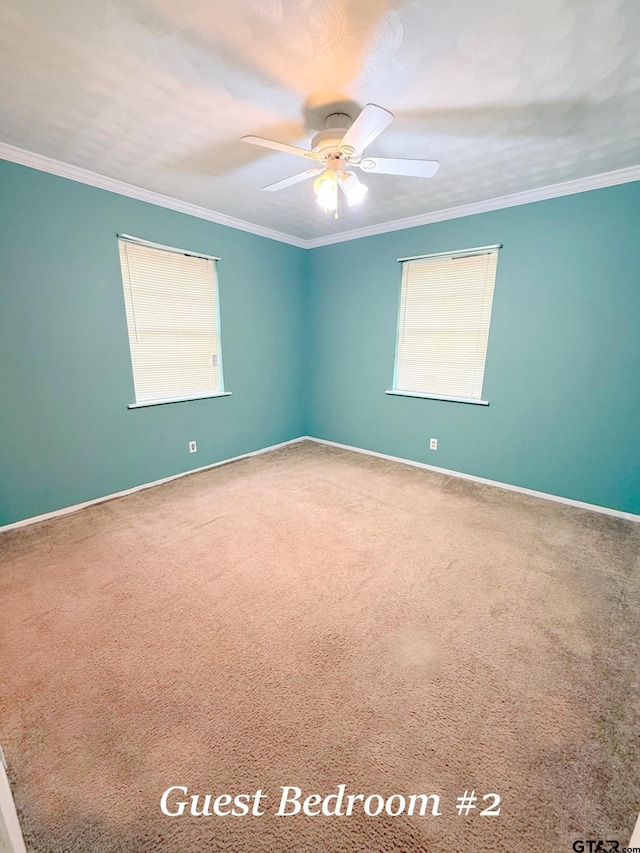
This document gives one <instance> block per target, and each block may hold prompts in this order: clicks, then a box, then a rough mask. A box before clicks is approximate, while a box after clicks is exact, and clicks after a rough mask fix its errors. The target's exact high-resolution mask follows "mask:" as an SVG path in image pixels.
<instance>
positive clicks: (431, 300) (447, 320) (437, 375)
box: [394, 248, 498, 401]
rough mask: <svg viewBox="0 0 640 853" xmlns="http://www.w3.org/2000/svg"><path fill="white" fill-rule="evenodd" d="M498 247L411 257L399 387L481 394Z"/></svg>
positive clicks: (462, 396) (406, 267) (401, 322)
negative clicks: (465, 253)
mask: <svg viewBox="0 0 640 853" xmlns="http://www.w3.org/2000/svg"><path fill="white" fill-rule="evenodd" d="M497 263H498V250H497V249H493V248H492V249H490V250H479V251H478V253H477V254H468V255H463V254H458V255H456V254H452V255H447V256H444V257H442V256H434V257H426V258H418V259H415V260H414V259H409V260H407V261H404V263H403V265H402V289H401V295H400V313H399V318H398V341H397V350H396V371H395V374H396V375H395V383H394V390H395V391H397V392H405V393H415V394H422V395H424V396H429V395H433V396H435V397H446V398H455V399H459V400H470V401H473V400H478V401H479V400H481V397H482V383H483V378H484V365H485V357H486V353H487V341H488V338H489V323H490V320H491V305H492V301H493V287H494V283H495V277H496V268H497Z"/></svg>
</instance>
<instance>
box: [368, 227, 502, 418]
mask: <svg viewBox="0 0 640 853" xmlns="http://www.w3.org/2000/svg"><path fill="white" fill-rule="evenodd" d="M502 246H503V244H502V243H495V244H494V245H491V246H476V247H474V248H472V249H460V250H457V251H453V252H433V253H431V254H428V255H413V256H411V257H407V258H398V263H406V262H410V261H421V260H431V259H434V258H440V259H442V260H446V259H449V258H450V259H452V260H453V259H456V258H467V257H472V256H474V255H480V254H489V253H492V254H496V255H497V259H496V276H495V279H494V283H493V293H492V298H491V310H490V313H489V325H488V327H487V351H488V346H489V337H490V334H491V320H492V318H493V297H494V295H495V282H496V280H497V277H498V272H497V263H498V259H499V253H500V249H502ZM402 286H403V275H401V276H400V287H399V290H398V308H397V321H396V344H395V355H394V361H393V380H392V387H391V388H388V389H387V390H386V391H385V394H389V395H391V396H395V397H416V398H418V399H423V400H444V401H446V402H450V403H467V404H470V405H475V406H488V405H489V401H488V400H484V399H478V398H475V397H457V396H455V395H453V394H435V393H431V392H423V391H405V390H402V389H399V388H398V387H397V385H398V355H399V350H400V334H401V331H402V330H401V323H402V312H401V306H402V294H403V287H402ZM485 371H486V356H485V364H484V366H483V371H482V392H484V380H485ZM482 392H481V396H483V394H482Z"/></svg>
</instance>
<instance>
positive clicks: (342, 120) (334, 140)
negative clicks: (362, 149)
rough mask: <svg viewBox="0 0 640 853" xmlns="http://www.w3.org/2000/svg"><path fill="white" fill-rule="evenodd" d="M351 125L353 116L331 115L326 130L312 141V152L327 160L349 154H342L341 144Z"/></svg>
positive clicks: (326, 122)
mask: <svg viewBox="0 0 640 853" xmlns="http://www.w3.org/2000/svg"><path fill="white" fill-rule="evenodd" d="M351 124H352V121H351V116H348V115H347V114H346V113H331V115H330V116H327V119H326V121H325V125H326V130H321V131H320V133H316V135H315V136H314V137H313V139H312V140H311V148H312V150H313V151H315V152H316V154H321V155H322V156H323V157H325V158H326V159H329V158H330V157H336V156H343V155H344V154H347V152H346V151H343V152H342V153H341V152H340V143H341V142H342V138H343V136H344V135H345V133H346V132H347V130H349V128H350V127H351ZM354 153H355V151H354Z"/></svg>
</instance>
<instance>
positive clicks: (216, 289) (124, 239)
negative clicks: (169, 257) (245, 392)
mask: <svg viewBox="0 0 640 853" xmlns="http://www.w3.org/2000/svg"><path fill="white" fill-rule="evenodd" d="M116 237H117V238H118V256H119V259H120V258H121V254H120V249H121V243H133V244H135V245H138V246H143V247H145V248H148V249H155V250H158V251H163V252H167V253H169V254H175V255H184V256H186V257H192V258H200V259H202V260H206V261H210V262H211V263H212V265H213V301H214V305H215V320H216V357H217V362H218V377H219V381H218V385H219V389H218V390H217V391H212V392H210V393H207V394H189V395H185V396H177V397H167V398H157V399H149V400H138V399H137V395H136V387H135V371H134V366H133V353H132V351H131V339H130V330H129V322H128V318H127V319H126V321H125V322H126V328H127V347H128V349H129V364H130V367H131V380H132V382H133V392H134V397H136V400H135V402H133V403H129V404H128V405H127V408H128V409H143V408H147V407H148V406H165V405H168V404H170V403H186V402H190V401H192V400H209V399H213V398H216V397H230V396H231V391H227V390H225V384H224V369H223V362H222V326H221V317H220V284H219V279H218V269H217V262H218V261H219V260H221V259H220V257H219V256H217V255H207V254H205V253H203V252H196V251H191V250H189V249H179V248H177V247H175V246H167V245H165V244H163V243H154V242H151V241H150V240H144V239H142V238H141V237H134V236H132V235H131V234H122V233H118V234H116ZM120 278H121V283H122V293H123V299H124V300H125V307H126V297H125V292H124V291H125V288H126V286H127V283H126V281H125V277H124V270H123V268H122V263H121V261H120Z"/></svg>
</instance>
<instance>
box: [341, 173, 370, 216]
mask: <svg viewBox="0 0 640 853" xmlns="http://www.w3.org/2000/svg"><path fill="white" fill-rule="evenodd" d="M340 185H341V186H342V190H343V192H344V194H345V196H346V198H347V204H348V205H349V207H353V206H354V205H356V204H360V202H361V201H363V200H364V198H365V196H366V194H367V193H368V192H369V187H367V186H365V185H364V184H363V183H362V181H361V180H360V178H358V176H357V175H356V174H355V172H343V173H342V174H341V175H340Z"/></svg>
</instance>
